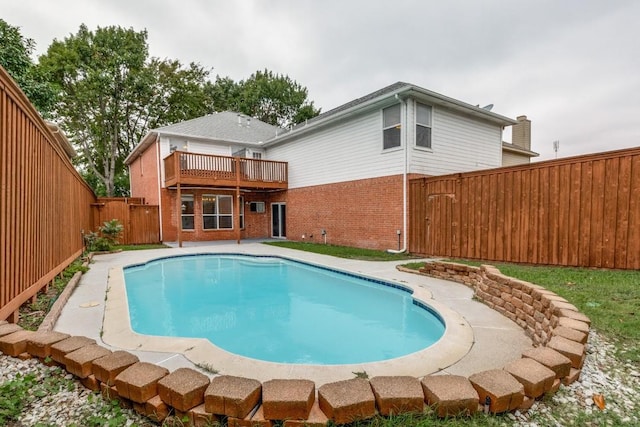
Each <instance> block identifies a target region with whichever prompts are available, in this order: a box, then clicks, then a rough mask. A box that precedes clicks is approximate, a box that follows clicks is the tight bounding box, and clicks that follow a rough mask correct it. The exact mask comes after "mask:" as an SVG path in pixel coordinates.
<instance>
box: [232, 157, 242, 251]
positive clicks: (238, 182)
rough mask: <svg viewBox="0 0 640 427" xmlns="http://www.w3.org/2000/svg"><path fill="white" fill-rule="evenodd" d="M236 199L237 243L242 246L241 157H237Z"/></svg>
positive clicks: (234, 220) (234, 218) (234, 211)
mask: <svg viewBox="0 0 640 427" xmlns="http://www.w3.org/2000/svg"><path fill="white" fill-rule="evenodd" d="M234 160H235V162H236V197H235V201H234V206H233V223H234V224H235V228H236V239H237V243H238V244H240V236H241V230H240V207H241V206H240V157H236V158H235V159H234Z"/></svg>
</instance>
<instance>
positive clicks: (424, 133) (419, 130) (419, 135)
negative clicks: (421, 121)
mask: <svg viewBox="0 0 640 427" xmlns="http://www.w3.org/2000/svg"><path fill="white" fill-rule="evenodd" d="M416 146H418V147H424V148H431V128H428V127H424V126H420V125H417V126H416Z"/></svg>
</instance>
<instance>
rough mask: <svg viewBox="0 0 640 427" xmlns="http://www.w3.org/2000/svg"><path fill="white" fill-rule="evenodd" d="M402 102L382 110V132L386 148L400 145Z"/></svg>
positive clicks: (383, 144)
mask: <svg viewBox="0 0 640 427" xmlns="http://www.w3.org/2000/svg"><path fill="white" fill-rule="evenodd" d="M400 112H401V109H400V104H397V105H392V106H391V107H388V108H385V109H384V110H382V134H383V143H382V148H383V149H384V150H386V149H388V148H394V147H400V145H401V143H402V142H401V139H400V127H401V125H400Z"/></svg>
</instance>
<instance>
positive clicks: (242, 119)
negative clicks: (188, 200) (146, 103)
mask: <svg viewBox="0 0 640 427" xmlns="http://www.w3.org/2000/svg"><path fill="white" fill-rule="evenodd" d="M278 130H280V132H282V130H281V129H280V128H278V127H277V126H273V125H270V124H268V123H265V122H263V121H261V120H258V119H254V118H251V117H248V116H244V115H241V114H239V113H234V112H231V111H223V112H221V113H213V114H209V115H206V116H203V117H198V118H196V119H191V120H187V121H184V122H180V123H175V124H173V125H169V126H163V127H160V128H157V129H153V130H152V132H156V133H159V134H163V135H180V136H190V137H197V138H207V139H217V140H221V141H230V142H244V143H257V142H261V141H268V140H270V139H272V138H273V137H275V136H276V134H277V132H278Z"/></svg>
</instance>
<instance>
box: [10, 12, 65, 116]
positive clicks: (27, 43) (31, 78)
mask: <svg viewBox="0 0 640 427" xmlns="http://www.w3.org/2000/svg"><path fill="white" fill-rule="evenodd" d="M34 48H35V42H34V41H33V39H30V38H26V37H24V36H23V35H22V34H21V32H20V29H19V28H18V27H14V26H11V25H9V24H8V23H7V22H6V21H4V20H3V19H0V65H2V67H4V69H5V70H7V72H8V73H9V75H10V76H11V77H13V79H14V80H15V81H16V82H17V83H18V86H20V88H21V89H22V91H23V92H24V93H25V94H26V95H27V97H28V98H29V100H30V101H31V103H33V104H34V105H35V107H36V108H37V109H38V111H39V112H40V114H41V115H42V116H43V117H47V116H48V112H49V111H50V110H51V108H52V107H53V104H54V102H55V93H56V92H55V88H54V87H53V86H52V85H51V84H50V83H49V82H48V81H47V78H46V76H45V75H44V74H43V73H42V72H41V70H40V69H39V68H38V67H36V66H35V65H34V63H33V61H32V60H31V55H32V54H33V50H34Z"/></svg>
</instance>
